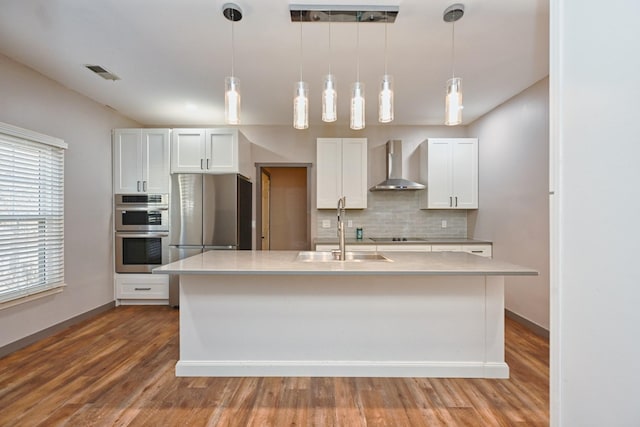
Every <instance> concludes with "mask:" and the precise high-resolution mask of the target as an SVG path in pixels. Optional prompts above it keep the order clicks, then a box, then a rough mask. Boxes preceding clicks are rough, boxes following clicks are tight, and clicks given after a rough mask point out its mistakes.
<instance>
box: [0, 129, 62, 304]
mask: <svg viewBox="0 0 640 427" xmlns="http://www.w3.org/2000/svg"><path fill="white" fill-rule="evenodd" d="M0 125H3V124H0ZM7 129H9V130H8V131H7ZM16 129H19V128H13V127H11V126H9V125H3V126H0V303H4V302H7V301H10V300H15V299H18V298H23V297H27V296H31V295H33V294H36V293H40V292H43V291H47V290H50V289H53V288H57V287H60V286H64V148H66V144H64V142H62V143H61V144H60V143H55V144H53V145H51V144H49V143H47V142H43V140H44V141H47V140H49V139H50V140H54V141H60V140H57V139H55V138H51V137H46V136H45V135H40V134H36V133H32V132H29V131H24V130H22V132H17V131H15V130H16ZM12 131H13V132H12ZM25 135H27V137H25Z"/></svg>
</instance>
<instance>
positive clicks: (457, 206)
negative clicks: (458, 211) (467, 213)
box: [456, 196, 458, 208]
mask: <svg viewBox="0 0 640 427" xmlns="http://www.w3.org/2000/svg"><path fill="white" fill-rule="evenodd" d="M457 207H458V196H456V208H457Z"/></svg>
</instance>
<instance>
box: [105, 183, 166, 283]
mask: <svg viewBox="0 0 640 427" xmlns="http://www.w3.org/2000/svg"><path fill="white" fill-rule="evenodd" d="M114 204H115V230H116V231H115V249H116V250H115V252H116V260H115V261H116V262H115V263H116V273H150V272H151V270H152V269H153V268H155V267H158V266H160V265H162V264H166V263H168V262H169V195H168V194H116V195H115V203H114Z"/></svg>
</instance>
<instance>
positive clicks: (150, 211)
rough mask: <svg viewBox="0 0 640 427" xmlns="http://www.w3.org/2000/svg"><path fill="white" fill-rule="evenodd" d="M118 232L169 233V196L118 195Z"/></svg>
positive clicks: (116, 212)
mask: <svg viewBox="0 0 640 427" xmlns="http://www.w3.org/2000/svg"><path fill="white" fill-rule="evenodd" d="M115 227H116V231H169V195H168V194H116V195H115Z"/></svg>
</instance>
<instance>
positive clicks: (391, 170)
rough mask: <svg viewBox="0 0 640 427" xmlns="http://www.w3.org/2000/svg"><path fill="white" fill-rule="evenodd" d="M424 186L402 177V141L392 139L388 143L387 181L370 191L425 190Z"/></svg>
mask: <svg viewBox="0 0 640 427" xmlns="http://www.w3.org/2000/svg"><path fill="white" fill-rule="evenodd" d="M424 188H425V187H424V185H422V184H420V183H418V182H413V181H409V180H408V179H404V178H403V177H402V141H401V140H399V139H392V140H391V141H388V142H387V179H385V180H384V181H382V182H381V183H380V184H378V185H374V186H373V187H371V188H370V189H369V191H383V190H423V189H424Z"/></svg>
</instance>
